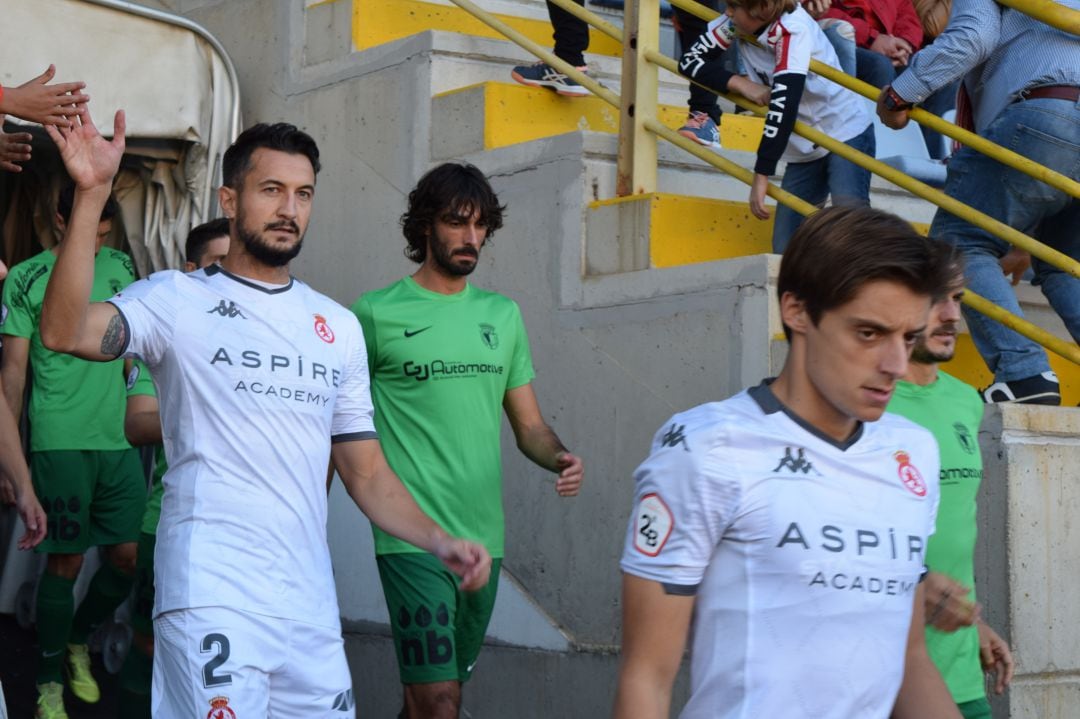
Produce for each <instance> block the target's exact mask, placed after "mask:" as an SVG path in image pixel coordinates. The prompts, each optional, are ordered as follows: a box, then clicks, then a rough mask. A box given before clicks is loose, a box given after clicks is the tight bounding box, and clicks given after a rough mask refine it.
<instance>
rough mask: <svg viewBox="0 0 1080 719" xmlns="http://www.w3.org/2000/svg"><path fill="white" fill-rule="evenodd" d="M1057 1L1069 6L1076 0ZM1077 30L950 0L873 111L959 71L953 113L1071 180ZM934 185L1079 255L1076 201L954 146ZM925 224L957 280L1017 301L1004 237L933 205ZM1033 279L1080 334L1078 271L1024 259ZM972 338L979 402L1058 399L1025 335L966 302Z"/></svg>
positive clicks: (1076, 173)
mask: <svg viewBox="0 0 1080 719" xmlns="http://www.w3.org/2000/svg"><path fill="white" fill-rule="evenodd" d="M1061 4H1063V5H1065V6H1067V7H1069V8H1072V9H1074V10H1077V9H1080V0H1062V1H1061ZM1078 57H1080V38H1077V36H1076V35H1072V34H1070V33H1068V32H1065V31H1062V30H1057V29H1055V28H1052V27H1050V26H1048V25H1045V24H1043V23H1041V22H1039V21H1038V20H1035V19H1033V18H1031V17H1029V16H1027V15H1025V14H1023V13H1022V12H1020V11H1019V10H1013V9H1011V8H1008V7H1004V6H1002V5H999V4H997V3H996V2H994V0H954V1H953V6H952V15H951V16H950V18H949V23H948V25H947V26H946V27H945V30H944V32H942V33H941V35H940V36H938V38H937V39H936V40H935V41H934V43H933V45H931V46H929V47H927V48H926V49H924V50H923V51H922V52H920V53H918V54H916V55H915V56H914V57H913V58H912V61H911V65H910V66H909V67H908V69H907V70H906V71H904V72H903V73H902V74H901V75H899V76H898V77H897V78H896V80H895V81H894V82H893V84H892V85H891V86H889V87H886V88H884V89H883V90H882V93H881V96H880V97H879V99H878V108H877V109H878V114H879V115H880V116H881V119H882V121H883V122H884V123H885V124H886V125H889V126H890V127H895V128H900V127H903V126H904V125H906V124H907V122H908V112H907V111H908V109H910V107H911V105H912V103H918V102H921V101H922V100H924V99H925V98H927V97H929V96H930V95H931V94H932V93H933V92H934V91H935V90H937V89H938V88H940V87H943V86H945V85H947V84H948V83H950V82H952V81H954V80H956V79H958V78H961V77H963V85H962V90H961V102H960V103H959V107H958V112H957V122H958V124H967V125H969V126H970V127H971V128H973V129H974V130H975V132H977V133H978V134H979V135H981V136H983V137H985V138H987V139H989V140H991V141H993V142H996V143H997V144H999V145H1002V146H1003V147H1006V148H1008V149H1011V150H1012V151H1014V152H1016V153H1019V154H1020V155H1022V156H1024V157H1028V158H1031V159H1032V160H1034V161H1036V162H1038V163H1040V164H1042V165H1045V166H1047V167H1049V168H1050V169H1053V170H1056V171H1058V172H1060V173H1063V174H1065V175H1067V176H1069V177H1071V178H1073V179H1074V180H1076V179H1080V104H1078V100H1080V62H1078V61H1077V58H1078ZM945 192H946V194H948V195H949V196H950V197H953V198H955V199H957V200H960V201H961V202H964V203H966V204H968V205H970V206H972V207H974V208H975V209H977V210H979V211H980V212H982V213H984V214H987V215H989V216H991V217H993V218H995V219H997V220H1000V221H1001V222H1004V223H1006V224H1008V225H1009V226H1011V227H1014V228H1016V229H1017V230H1020V231H1021V232H1025V233H1028V234H1033V235H1034V236H1035V237H1037V238H1038V239H1039V240H1040V241H1042V242H1044V243H1046V244H1047V245H1050V246H1051V247H1053V248H1055V249H1058V250H1060V251H1062V252H1064V253H1065V254H1067V255H1069V256H1070V257H1072V258H1074V259H1080V239H1078V235H1077V230H1076V228H1077V227H1080V200H1077V199H1076V198H1075V197H1072V196H1071V195H1069V194H1068V193H1066V192H1064V191H1062V190H1058V189H1055V188H1052V187H1049V186H1047V185H1045V184H1043V183H1041V182H1039V181H1038V180H1035V179H1034V178H1032V177H1030V176H1028V175H1026V174H1024V173H1022V172H1020V171H1019V170H1015V169H1012V168H1010V167H1007V166H1005V165H1003V164H1001V163H999V162H997V161H995V160H993V159H991V158H989V157H985V156H983V155H982V154H980V153H978V152H975V151H974V150H972V149H971V148H968V147H965V148H963V149H961V150H960V151H959V152H957V153H956V154H954V155H953V157H952V159H951V160H950V162H949V165H948V179H947V180H946V183H945ZM930 232H931V234H933V235H934V236H935V237H941V238H943V239H946V240H948V241H949V242H952V243H954V244H956V245H957V246H958V247H959V248H960V249H961V250H962V251H963V253H964V256H965V262H966V265H967V281H968V287H969V288H970V289H971V290H972V291H973V292H975V293H978V294H979V295H982V296H983V297H985V298H986V299H988V300H990V301H991V302H994V303H995V304H998V305H1000V306H1002V307H1004V308H1005V309H1007V310H1009V311H1010V312H1012V313H1014V314H1018V315H1022V314H1023V313H1022V311H1021V309H1020V303H1019V302H1018V301H1017V298H1016V295H1015V293H1014V292H1013V290H1012V287H1011V286H1010V284H1009V280H1008V279H1006V277H1005V276H1004V274H1003V273H1002V267H1001V265H1000V264H999V261H1000V260H1001V258H1003V257H1004V256H1005V255H1006V253H1007V252H1008V251H1009V244H1008V243H1007V242H1005V241H1004V240H1001V239H999V238H997V237H995V236H994V235H992V234H990V233H989V232H987V231H985V230H982V229H979V228H978V227H975V226H974V225H972V224H971V223H969V222H966V221H965V220H963V219H961V218H959V217H956V216H955V215H953V214H951V213H949V212H946V211H944V210H938V211H937V214H936V215H935V216H934V222H933V225H932V226H931V228H930ZM1034 270H1035V283H1036V284H1038V285H1041V287H1042V290H1043V294H1045V295H1046V297H1047V299H1048V300H1049V301H1050V304H1051V306H1053V308H1054V310H1055V311H1056V312H1057V313H1058V314H1059V315H1060V316H1061V318H1062V320H1063V321H1064V322H1065V326H1066V327H1067V328H1068V330H1069V333H1070V334H1071V335H1072V336H1073V338H1074V339H1076V340H1078V341H1080V280H1078V279H1077V278H1075V277H1072V276H1071V275H1069V274H1068V273H1066V272H1064V271H1062V270H1060V269H1058V268H1056V267H1054V266H1052V265H1050V264H1049V263H1047V262H1045V261H1043V260H1039V259H1036V260H1034ZM964 316H965V318H966V319H967V324H968V328H969V329H970V330H971V335H972V339H974V341H975V346H976V347H977V348H978V350H979V353H980V354H981V355H982V357H983V359H984V360H986V364H987V365H988V366H989V367H990V370H991V371H992V372H993V373H994V378H995V380H996V382H995V383H994V384H992V385H991V386H990V387H988V388H987V389H986V390H984V391H983V399H984V400H985V401H986V402H1031V403H1038V404H1060V402H1061V395H1060V390H1059V385H1058V379H1057V376H1056V375H1055V374H1054V373H1053V372H1052V371H1051V370H1050V364H1049V361H1048V358H1047V356H1046V352H1045V351H1044V350H1043V349H1042V347H1040V346H1039V345H1038V344H1036V343H1035V342H1033V341H1031V340H1029V339H1027V338H1026V337H1023V336H1021V335H1020V334H1018V333H1016V332H1014V331H1012V330H1010V329H1008V328H1006V327H1005V326H1004V325H1002V324H1000V323H998V322H996V321H995V320H992V319H990V318H989V317H987V316H985V315H982V314H980V313H978V312H975V311H973V310H970V309H968V308H966V307H965V309H964Z"/></svg>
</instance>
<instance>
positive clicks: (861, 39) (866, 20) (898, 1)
mask: <svg viewBox="0 0 1080 719" xmlns="http://www.w3.org/2000/svg"><path fill="white" fill-rule="evenodd" d="M825 17H834V18H837V19H840V20H847V21H848V22H849V23H851V25H852V26H853V27H854V28H855V43H856V44H857V45H858V46H859V47H864V48H869V47H870V46H871V45H872V44H873V43H874V40H876V39H877V36H878V35H880V34H881V33H885V34H886V35H894V36H896V37H899V38H903V39H904V40H907V41H908V42H909V43H911V46H912V47H913V48H915V49H916V50H918V49H919V48H920V47H922V41H923V28H922V23H921V22H919V16H918V15H917V14H916V13H915V6H914V5H913V4H912V3H911V0H833V4H832V6H831V7H830V8H829V10H828V12H826V13H825Z"/></svg>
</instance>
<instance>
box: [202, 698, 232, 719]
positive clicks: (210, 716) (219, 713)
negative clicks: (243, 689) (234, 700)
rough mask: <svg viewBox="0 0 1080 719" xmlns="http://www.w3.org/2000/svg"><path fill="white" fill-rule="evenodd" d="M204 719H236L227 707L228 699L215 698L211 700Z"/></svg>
mask: <svg viewBox="0 0 1080 719" xmlns="http://www.w3.org/2000/svg"><path fill="white" fill-rule="evenodd" d="M206 719H236V712H234V711H233V710H232V708H231V707H230V706H229V697H226V696H216V697H214V698H213V699H211V700H210V711H209V712H208V713H207V714H206Z"/></svg>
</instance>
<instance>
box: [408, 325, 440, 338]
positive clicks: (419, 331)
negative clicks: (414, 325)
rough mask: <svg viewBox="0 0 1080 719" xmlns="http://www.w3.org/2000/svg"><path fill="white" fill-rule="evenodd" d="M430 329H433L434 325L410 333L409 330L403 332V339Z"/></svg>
mask: <svg viewBox="0 0 1080 719" xmlns="http://www.w3.org/2000/svg"><path fill="white" fill-rule="evenodd" d="M432 327H434V325H428V326H427V327H421V328H420V329H418V330H413V331H412V332H410V331H409V330H405V337H406V338H409V337H415V336H416V335H418V334H420V333H421V332H424V331H425V330H429V329H431V328H432Z"/></svg>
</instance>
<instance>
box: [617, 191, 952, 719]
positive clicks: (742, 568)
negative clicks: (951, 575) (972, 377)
mask: <svg viewBox="0 0 1080 719" xmlns="http://www.w3.org/2000/svg"><path fill="white" fill-rule="evenodd" d="M941 256H942V250H941V249H940V248H939V247H938V246H937V245H936V244H934V243H933V242H932V241H930V240H927V239H925V238H923V237H920V236H919V235H918V234H916V233H915V231H914V230H913V229H912V228H911V226H910V225H909V224H908V223H906V222H904V221H903V220H901V219H900V218H898V217H895V216H892V215H889V214H886V213H883V212H880V211H878V210H872V209H869V208H830V209H827V210H822V211H820V212H818V213H815V214H814V215H813V216H812V217H810V218H807V220H806V222H805V223H803V225H802V226H801V227H800V228H799V230H798V232H797V233H796V235H795V237H794V238H793V239H792V242H791V245H790V247H788V250H787V252H786V253H785V255H784V258H783V260H782V262H781V265H780V275H779V278H778V286H777V294H778V296H779V300H780V316H781V319H782V321H783V324H784V331H785V334H786V335H787V337H788V339H789V341H790V349H789V353H788V357H787V360H786V361H785V363H784V367H783V369H782V370H781V372H780V375H779V376H778V377H776V378H775V379H774V380H765V381H764V382H762V383H761V384H759V385H757V386H756V387H752V388H750V389H748V390H745V391H743V392H741V393H739V394H737V395H736V396H734V397H732V398H730V399H728V400H725V401H723V402H712V403H708V404H703V405H700V406H698V407H695V408H693V409H691V410H688V411H686V412H682V413H680V414H676V415H675V416H674V417H672V418H671V419H670V420H668V421H667V422H665V423H664V425H663V426H662V427H661V428H660V430H659V431H658V432H657V433H656V436H655V438H654V439H653V443H652V450H651V453H650V455H649V457H648V458H647V459H646V460H645V461H644V462H643V463H642V464H641V466H640V467H638V469H637V471H636V473H635V480H636V483H637V487H636V497H635V500H634V511H633V515H632V516H631V518H630V522H629V528H628V531H627V534H626V541H625V549H624V552H623V558H622V569H623V597H622V602H623V604H622V606H623V657H622V665H621V667H620V673H619V686H618V694H617V698H616V705H615V717H617V719H630V718H631V717H633V719H653V718H655V717H666V716H667V715H668V709H669V706H670V703H671V687H672V682H673V681H674V678H675V674H676V672H677V670H678V667H679V663H680V660H681V659H682V654H683V647H684V645H685V643H686V638H687V634H688V632H689V631H690V624H691V616H693V631H692V640H691V641H692V652H691V668H690V685H691V687H690V690H691V694H690V699H689V701H688V703H687V705H686V707H685V708H684V709H683V712H682V714H681V716H682V717H683V718H684V719H699V718H705V717H708V718H709V719H726V718H729V717H730V718H735V717H786V718H789V719H797V718H804V717H805V718H806V719H811V718H812V719H832V718H835V719H851V718H852V717H859V719H885V718H886V717H888V716H889V715H890V712H893V711H894V704H895V714H893V716H895V717H897V718H899V719H907V718H908V717H919V718H920V719H928V718H930V719H940V718H943V717H959V714H957V712H956V706H955V704H953V703H952V702H951V700H950V698H949V695H948V691H947V690H946V688H945V685H944V683H943V682H942V681H941V677H940V676H939V675H938V673H937V671H936V670H935V668H934V666H933V664H932V663H931V662H930V660H929V658H928V657H927V654H926V648H925V643H924V634H923V590H922V588H921V587H922V585H921V584H920V577H921V576H922V573H923V564H924V549H925V547H926V537H927V535H929V534H930V533H931V532H932V531H933V527H934V508H935V505H936V503H937V495H938V482H937V479H938V454H937V447H936V446H935V444H934V441H933V437H931V436H930V434H929V433H928V432H927V431H926V430H924V429H922V428H920V427H918V426H916V425H914V424H912V423H911V422H909V421H907V420H905V419H902V418H900V417H896V416H894V415H888V414H884V412H885V406H886V405H887V404H888V402H889V398H890V397H891V395H892V392H893V389H894V387H895V386H896V381H897V380H898V379H899V378H900V377H901V376H903V374H904V372H905V371H906V370H907V365H908V356H909V354H910V352H911V348H912V346H913V344H914V342H915V340H916V338H917V337H918V336H919V334H920V333H921V332H923V330H924V329H925V327H926V322H927V314H928V311H929V309H930V305H931V301H932V299H933V298H934V297H935V295H937V294H938V293H940V292H941V291H943V289H944V287H945V285H946V283H947V281H948V279H949V278H948V276H947V274H946V273H945V272H944V271H943V269H942V267H943V264H944V263H943V262H941V260H940V258H941ZM901 682H902V684H901ZM898 693H899V697H898Z"/></svg>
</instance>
